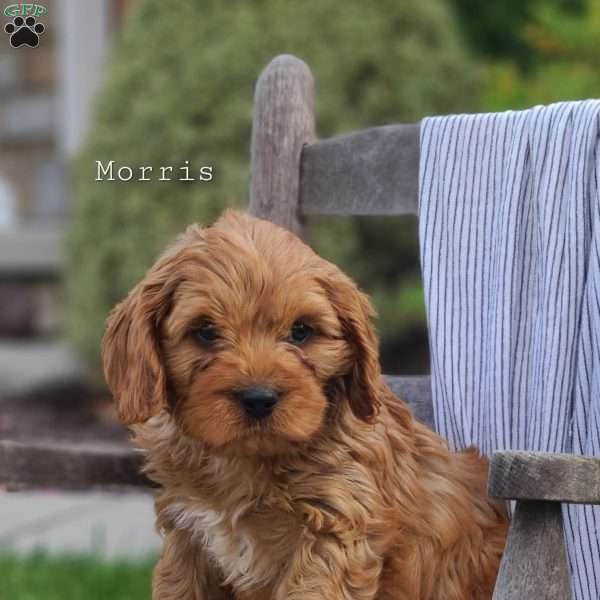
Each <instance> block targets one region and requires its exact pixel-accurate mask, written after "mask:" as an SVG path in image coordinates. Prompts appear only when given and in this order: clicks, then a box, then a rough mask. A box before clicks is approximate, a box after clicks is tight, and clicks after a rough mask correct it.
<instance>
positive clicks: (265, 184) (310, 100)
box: [249, 55, 315, 235]
mask: <svg viewBox="0 0 600 600" xmlns="http://www.w3.org/2000/svg"><path fill="white" fill-rule="evenodd" d="M314 137H315V124H314V81H313V77H312V73H311V72H310V69H309V68H308V66H307V65H306V63H305V62H303V61H301V60H300V59H298V58H296V57H294V56H290V55H282V56H278V57H277V58H275V59H273V60H272V61H271V62H270V63H269V65H268V66H267V67H266V68H265V70H264V71H263V72H262V74H261V76H260V77H259V79H258V82H257V84H256V92H255V97H254V121H253V125H252V143H251V162H252V167H251V180H250V207H249V213H250V214H252V215H254V216H257V217H261V218H263V219H268V220H269V221H272V222H273V223H276V224H277V225H282V226H283V227H286V228H287V229H289V230H291V231H293V232H294V233H296V234H298V235H301V234H302V224H301V222H300V219H299V213H298V199H299V188H300V161H301V154H302V148H303V146H304V144H306V143H307V142H311V141H313V140H314Z"/></svg>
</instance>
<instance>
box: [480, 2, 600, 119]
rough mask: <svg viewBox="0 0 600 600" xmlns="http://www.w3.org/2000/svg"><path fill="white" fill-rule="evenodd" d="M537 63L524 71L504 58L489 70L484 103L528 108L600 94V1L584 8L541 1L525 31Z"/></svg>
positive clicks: (492, 107) (499, 107)
mask: <svg viewBox="0 0 600 600" xmlns="http://www.w3.org/2000/svg"><path fill="white" fill-rule="evenodd" d="M520 35H521V38H522V40H523V42H524V43H525V44H527V46H528V47H529V49H530V52H531V59H532V68H531V69H530V70H529V71H527V72H524V71H523V70H522V69H520V68H519V67H518V65H516V64H515V63H513V62H509V61H500V62H498V63H496V64H494V65H492V66H491V67H490V69H489V72H488V83H487V88H486V93H485V95H484V97H483V105H484V106H485V108H486V109H489V110H503V109H506V108H513V109H518V108H527V107H530V106H533V105H535V104H548V103H551V102H558V101H561V100H578V99H585V98H597V97H598V96H599V95H600V70H599V69H598V66H599V65H600V59H599V58H598V40H599V39H600V2H597V1H596V0H587V1H585V2H584V3H583V6H582V10H581V12H575V11H573V10H572V9H571V7H569V8H561V7H560V6H556V5H553V4H542V5H540V6H539V7H538V8H537V9H536V11H535V13H534V15H533V17H532V19H531V21H530V22H528V23H527V24H525V25H524V26H523V28H522V29H521V32H520Z"/></svg>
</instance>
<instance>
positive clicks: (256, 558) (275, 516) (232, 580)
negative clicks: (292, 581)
mask: <svg viewBox="0 0 600 600" xmlns="http://www.w3.org/2000/svg"><path fill="white" fill-rule="evenodd" d="M232 493H233V490H232ZM165 515H166V516H167V518H168V520H169V521H170V522H171V523H172V524H173V525H174V526H175V527H176V528H178V529H183V530H186V531H188V532H189V533H190V534H191V537H192V540H193V543H197V544H200V545H202V546H203V548H205V550H206V551H208V553H209V554H210V556H211V557H212V559H213V560H214V561H215V562H216V563H217V564H218V566H219V567H220V569H221V572H222V574H223V576H224V578H225V582H224V583H226V584H231V585H233V586H234V587H235V588H236V589H239V590H249V589H260V588H262V587H266V586H269V585H272V584H273V583H274V582H275V581H276V580H277V578H278V577H280V576H281V574H282V571H284V570H285V567H286V564H287V563H288V561H289V560H290V558H291V556H292V554H293V552H294V551H295V549H296V547H297V545H298V544H299V543H300V537H301V533H302V529H303V524H302V517H301V515H300V514H299V513H298V507H297V506H295V505H294V503H292V502H291V500H290V497H289V495H288V494H287V493H286V492H285V491H284V490H283V489H279V488H274V489H271V490H269V491H268V493H264V494H261V495H257V494H256V491H255V490H253V489H250V487H249V486H248V487H247V488H246V489H245V490H244V489H240V482H239V481H238V482H237V487H236V489H235V499H232V498H231V497H224V498H223V502H222V503H216V502H215V500H214V498H211V499H210V500H209V499H208V498H198V497H190V498H184V497H179V498H177V499H176V500H174V501H172V502H170V503H169V505H168V506H167V507H166V508H165Z"/></svg>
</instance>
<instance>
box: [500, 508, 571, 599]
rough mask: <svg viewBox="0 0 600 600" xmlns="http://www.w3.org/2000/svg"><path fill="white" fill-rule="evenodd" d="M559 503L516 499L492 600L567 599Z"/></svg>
mask: <svg viewBox="0 0 600 600" xmlns="http://www.w3.org/2000/svg"><path fill="white" fill-rule="evenodd" d="M570 598H571V588H570V583H569V570H568V566H567V557H566V551H565V541H564V534H563V526H562V515H561V508H560V504H558V503H554V502H533V501H526V500H523V501H519V502H517V507H516V510H515V515H514V517H513V520H512V523H511V526H510V530H509V533H508V539H507V543H506V550H505V551H504V555H503V556H502V562H501V563H500V571H499V573H498V579H497V580H496V588H495V591H494V596H493V600H534V599H535V600H569V599H570Z"/></svg>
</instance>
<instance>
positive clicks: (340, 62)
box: [67, 0, 478, 364]
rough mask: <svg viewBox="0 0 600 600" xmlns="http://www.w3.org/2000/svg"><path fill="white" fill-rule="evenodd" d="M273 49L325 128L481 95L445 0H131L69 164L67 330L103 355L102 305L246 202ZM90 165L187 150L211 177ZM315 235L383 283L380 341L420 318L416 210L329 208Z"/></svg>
mask: <svg viewBox="0 0 600 600" xmlns="http://www.w3.org/2000/svg"><path fill="white" fill-rule="evenodd" d="M280 53H293V54H295V55H297V56H299V57H301V58H303V59H304V60H306V61H307V62H308V63H309V65H310V66H311V68H312V69H313V72H314V74H315V78H316V82H317V115H318V132H319V134H320V135H321V136H322V137H326V136H330V135H332V134H337V133H343V132H346V131H348V130H352V129H356V128H362V127H368V126H374V125H381V124H385V123H389V122H403V121H404V122H409V121H415V120H417V119H419V118H420V117H422V116H424V115H427V114H445V113H451V112H456V111H465V110H472V109H474V108H476V107H477V106H478V98H477V90H478V73H477V69H476V68H475V65H474V63H473V61H472V60H470V59H469V57H468V55H467V53H466V52H465V51H464V49H463V47H462V44H461V41H460V39H459V36H458V34H457V29H456V26H455V22H454V20H453V14H452V13H451V11H450V10H449V9H448V7H447V5H446V3H445V2H444V1H443V0H428V1H427V2H423V1H421V0H405V1H403V2H397V1H396V0H381V1H380V2H377V3H374V4H371V5H366V4H365V3H364V2H361V1H359V0H347V1H346V2H343V3H340V2H334V1H333V0H303V1H302V2H285V3H283V2H277V1H276V0H260V1H256V2H244V1H242V0H230V1H229V2H217V1H215V0H213V1H208V2H200V1H199V0H197V1H193V0H182V1H180V2H177V3H176V4H175V3H171V2H165V1H164V0H140V1H139V2H137V3H136V5H135V7H134V9H133V12H132V14H131V15H130V16H129V19H128V22H127V25H126V27H125V30H124V32H123V34H122V37H121V39H119V40H118V41H117V43H116V47H115V49H114V52H113V54H112V58H111V60H110V63H109V65H108V69H107V74H106V81H105V84H104V86H103V89H102V91H101V93H100V94H99V96H98V98H97V103H96V107H95V113H94V115H95V116H94V118H93V124H92V128H91V133H90V135H89V138H88V140H87V143H86V144H85V147H84V149H83V150H82V152H81V154H80V156H79V157H78V159H77V161H76V164H75V170H74V171H75V182H74V183H75V185H74V206H73V218H72V227H71V231H70V236H69V242H68V273H67V300H68V333H69V337H70V338H71V340H72V341H73V342H74V343H75V344H76V346H77V347H78V348H79V349H80V350H81V351H82V352H83V353H85V355H87V356H88V357H89V358H90V360H91V361H92V362H93V363H94V364H97V360H98V359H97V357H98V346H99V340H100V337H101V334H102V330H103V323H104V319H105V318H106V315H107V313H108V311H109V309H110V308H111V307H112V306H113V305H114V304H115V303H116V302H117V301H119V300H120V299H122V298H123V297H124V296H125V295H126V293H127V291H128V290H129V289H130V287H131V286H132V285H133V284H134V283H135V282H136V281H137V280H139V278H141V276H142V275H143V273H144V271H145V270H146V269H147V268H148V266H149V265H150V264H151V263H152V261H153V260H154V258H155V257H156V255H157V253H158V252H159V251H160V249H162V248H163V247H164V245H165V244H166V243H167V242H168V241H169V240H170V239H171V238H172V237H173V236H174V234H175V233H176V232H178V231H179V230H181V229H182V228H183V227H184V225H185V224H186V223H189V222H194V221H198V222H200V223H207V224H208V223H210V222H211V221H212V220H213V219H214V218H215V217H216V216H217V215H218V213H219V212H220V211H221V210H222V209H223V208H224V207H226V206H239V207H241V206H245V205H246V203H247V199H246V188H247V181H248V163H249V158H248V145H249V139H250V127H251V117H252V96H253V87H254V83H255V80H256V78H257V76H258V74H259V72H260V70H261V68H262V67H263V66H264V65H265V64H266V63H267V62H268V61H269V60H270V59H271V58H272V57H274V56H275V55H277V54H280ZM97 160H101V161H103V162H108V161H109V160H114V161H116V163H117V166H118V165H128V166H144V165H151V166H153V167H155V169H156V168H157V167H159V166H161V165H174V166H176V167H177V166H179V165H183V164H184V163H185V161H186V160H189V161H190V165H191V166H192V167H197V168H199V167H200V166H201V165H206V164H213V165H214V166H215V178H214V181H213V182H211V183H202V184H201V183H198V182H194V183H186V182H177V181H172V182H165V183H160V182H156V181H154V182H138V181H130V182H127V183H121V182H114V183H112V182H107V181H104V182H96V181H95V177H96V162H95V161H97ZM398 168H401V165H399V166H398ZM311 240H312V242H313V243H314V245H315V246H316V247H317V249H318V250H319V251H321V253H323V254H324V255H326V256H327V257H329V258H330V259H332V260H334V261H336V262H338V263H339V264H341V266H342V268H343V269H345V270H347V271H349V272H350V273H351V274H352V275H353V276H355V277H356V278H357V279H358V280H359V282H360V283H361V284H362V285H363V286H364V287H365V288H366V289H367V291H372V292H374V293H375V299H376V303H377V304H378V306H379V307H380V308H381V309H382V317H383V319H382V322H381V323H380V329H381V330H382V331H383V332H385V334H386V335H387V336H394V335H396V334H398V333H399V332H401V331H402V329H403V328H405V327H407V326H408V325H410V323H414V322H416V323H417V324H418V325H420V326H421V327H422V326H423V307H422V298H421V293H420V283H419V279H418V272H419V269H418V254H417V248H416V234H415V224H414V221H413V222H408V223H407V222H406V220H402V221H399V220H397V219H390V220H385V221H384V222H382V220H380V219H363V220H361V221H357V220H354V219H326V220H323V221H320V222H319V223H316V224H314V226H311ZM405 309H406V312H403V311H405ZM402 315H404V316H402Z"/></svg>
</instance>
